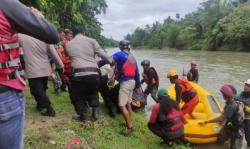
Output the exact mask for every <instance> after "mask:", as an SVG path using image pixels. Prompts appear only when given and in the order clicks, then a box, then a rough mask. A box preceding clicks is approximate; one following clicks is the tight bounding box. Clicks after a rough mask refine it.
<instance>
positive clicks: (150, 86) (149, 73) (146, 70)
mask: <svg viewBox="0 0 250 149" xmlns="http://www.w3.org/2000/svg"><path fill="white" fill-rule="evenodd" d="M141 66H142V67H143V73H142V78H143V79H142V80H141V84H143V83H144V82H145V83H146V84H147V87H146V90H145V91H144V94H145V95H146V97H147V96H148V95H149V94H151V96H152V98H153V99H154V101H155V102H158V99H157V92H158V87H159V77H158V73H157V71H156V70H155V68H154V67H150V61H149V60H143V61H142V62H141Z"/></svg>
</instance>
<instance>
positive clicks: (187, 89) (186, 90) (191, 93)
mask: <svg viewBox="0 0 250 149" xmlns="http://www.w3.org/2000/svg"><path fill="white" fill-rule="evenodd" d="M177 83H178V84H179V85H180V87H181V98H182V100H183V101H189V100H191V99H193V98H194V97H195V96H197V92H196V90H195V89H194V88H193V87H192V86H191V84H190V83H189V82H188V80H187V79H186V78H182V79H179V80H178V82H177Z"/></svg>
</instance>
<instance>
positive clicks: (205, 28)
mask: <svg viewBox="0 0 250 149" xmlns="http://www.w3.org/2000/svg"><path fill="white" fill-rule="evenodd" d="M200 5H201V6H200V8H199V9H198V10H197V11H195V12H192V13H189V14H187V15H185V16H184V18H181V17H180V16H181V14H178V13H177V14H176V18H175V19H172V18H171V17H168V18H167V19H165V20H164V22H163V23H159V22H155V23H154V24H153V25H152V26H150V25H146V26H145V27H144V28H139V27H138V28H137V29H136V30H135V31H134V33H133V34H128V35H127V36H126V38H127V39H128V40H130V41H131V43H132V45H133V46H134V47H135V48H136V47H148V48H159V49H162V48H164V47H168V48H177V49H192V50H233V51H239V50H242V51H250V42H249V41H250V15H249V14H250V1H248V0H207V1H205V2H203V3H201V4H200Z"/></svg>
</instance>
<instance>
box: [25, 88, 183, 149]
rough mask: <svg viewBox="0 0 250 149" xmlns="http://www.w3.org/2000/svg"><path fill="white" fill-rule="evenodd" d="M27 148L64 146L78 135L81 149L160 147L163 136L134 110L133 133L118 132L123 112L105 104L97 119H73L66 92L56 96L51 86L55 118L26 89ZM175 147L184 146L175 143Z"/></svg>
mask: <svg viewBox="0 0 250 149" xmlns="http://www.w3.org/2000/svg"><path fill="white" fill-rule="evenodd" d="M25 94H26V97H27V104H26V105H27V106H26V128H25V148H26V149H65V148H66V147H65V146H66V144H67V143H68V142H70V140H71V138H72V137H74V136H77V137H79V138H80V140H81V148H82V149H89V148H95V149H117V148H119V149H134V148H136V149H145V148H149V149H155V148H157V149H160V148H166V147H167V146H165V145H160V142H161V140H160V139H159V138H158V137H156V136H154V135H153V134H152V133H151V132H150V131H149V130H148V129H147V127H146V125H147V120H146V118H145V117H144V116H143V114H142V113H134V114H133V122H134V123H133V124H134V129H135V131H134V132H133V134H132V135H131V136H130V137H124V136H122V135H120V134H119V132H120V131H121V129H122V126H121V123H122V122H123V118H122V116H121V115H118V116H116V118H114V119H112V118H110V117H109V116H108V115H107V114H106V113H107V112H106V111H105V109H104V107H103V105H102V115H101V118H100V119H99V120H98V121H95V122H94V121H93V120H90V121H89V122H87V123H86V124H81V123H78V122H75V121H72V120H71V116H72V115H74V114H75V113H74V109H73V107H72V105H71V103H70V101H69V99H68V95H67V93H62V94H61V95H60V96H54V94H53V91H52V89H51V88H50V89H49V90H48V94H49V96H50V98H51V101H52V104H53V106H54V107H55V110H56V112H57V115H56V117H55V118H48V117H42V116H40V114H39V113H38V112H36V110H35V102H34V99H33V97H31V95H30V94H29V92H26V93H25ZM172 148H178V149H180V148H183V149H185V148H186V147H184V146H174V147H172Z"/></svg>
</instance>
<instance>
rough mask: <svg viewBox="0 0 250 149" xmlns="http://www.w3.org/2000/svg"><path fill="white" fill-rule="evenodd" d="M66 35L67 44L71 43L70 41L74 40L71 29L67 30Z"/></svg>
mask: <svg viewBox="0 0 250 149" xmlns="http://www.w3.org/2000/svg"><path fill="white" fill-rule="evenodd" d="M64 33H65V39H66V41H67V42H69V41H70V40H72V38H73V33H72V31H71V30H70V29H65V30H64Z"/></svg>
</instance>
